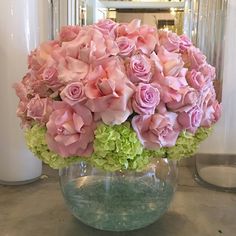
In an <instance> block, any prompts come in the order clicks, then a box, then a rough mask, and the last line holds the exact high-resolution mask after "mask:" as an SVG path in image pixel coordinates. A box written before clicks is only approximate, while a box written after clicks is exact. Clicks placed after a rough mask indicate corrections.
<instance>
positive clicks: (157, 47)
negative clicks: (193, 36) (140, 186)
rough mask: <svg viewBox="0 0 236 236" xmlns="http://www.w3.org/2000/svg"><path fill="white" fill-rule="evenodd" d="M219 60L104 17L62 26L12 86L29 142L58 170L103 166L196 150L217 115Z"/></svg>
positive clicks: (128, 165)
mask: <svg viewBox="0 0 236 236" xmlns="http://www.w3.org/2000/svg"><path fill="white" fill-rule="evenodd" d="M214 79H215V68H214V67H212V66H211V65H209V64H208V63H207V61H206V57H205V56H204V55H203V54H202V52H201V51H200V50H199V49H198V48H196V47H194V46H193V45H192V43H191V41H190V40H189V39H188V38H187V37H186V36H185V35H182V36H178V35H176V34H175V33H172V32H170V31H163V30H158V31H157V30H156V29H155V28H153V27H150V26H147V25H141V24H140V21H139V20H133V21H132V22H130V23H127V24H118V23H115V22H113V21H111V20H102V21H99V22H98V23H96V24H93V25H89V26H83V27H80V26H66V27H63V28H62V29H61V32H60V35H59V37H58V39H56V40H52V41H49V42H45V43H43V44H41V45H40V46H39V47H38V48H37V49H35V50H34V51H32V53H31V54H30V55H29V58H28V72H27V74H26V75H25V76H24V78H23V79H22V80H21V81H20V82H19V83H17V84H15V85H14V87H15V90H16V94H17V96H18V97H19V99H20V102H19V105H18V109H17V115H18V116H19V117H20V118H21V121H22V126H23V127H25V128H26V129H25V137H26V142H27V145H28V147H29V149H30V150H31V151H32V152H33V153H34V154H35V155H36V156H38V157H39V158H40V159H42V160H43V161H44V162H45V163H47V164H49V165H50V166H51V167H53V168H60V167H64V166H67V165H69V164H70V163H72V162H76V161H78V160H79V159H86V160H87V161H90V162H91V163H92V164H94V165H96V166H98V167H101V168H104V169H106V170H110V171H114V170H122V169H133V170H140V169H142V168H144V167H145V166H146V165H147V164H148V163H149V161H150V159H151V158H153V157H166V158H172V159H180V158H183V157H187V156H190V155H192V154H194V153H195V151H196V149H197V147H198V144H199V143H200V141H202V140H203V139H205V138H206V137H207V136H208V134H209V133H210V131H211V127H212V125H213V124H214V123H215V122H216V121H217V120H218V119H219V117H220V114H221V107H220V104H219V103H218V101H217V100H216V94H215V90H214V87H213V80H214Z"/></svg>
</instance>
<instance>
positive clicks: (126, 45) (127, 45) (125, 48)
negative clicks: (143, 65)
mask: <svg viewBox="0 0 236 236" xmlns="http://www.w3.org/2000/svg"><path fill="white" fill-rule="evenodd" d="M116 42H117V45H118V47H119V50H120V52H119V55H120V56H122V57H128V56H131V55H132V53H133V51H134V50H135V42H134V40H132V39H129V38H127V37H124V36H121V37H119V38H117V39H116Z"/></svg>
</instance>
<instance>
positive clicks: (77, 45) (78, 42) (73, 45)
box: [62, 26, 119, 64]
mask: <svg viewBox="0 0 236 236" xmlns="http://www.w3.org/2000/svg"><path fill="white" fill-rule="evenodd" d="M62 50H63V51H65V52H66V55H68V56H70V57H73V58H75V59H80V60H81V61H83V62H85V63H88V64H90V63H93V62H96V61H97V60H100V59H104V58H108V57H110V56H115V55H117V54H118V53H119V48H118V46H117V44H116V42H115V41H114V40H113V39H112V38H111V37H109V36H107V35H103V33H102V32H100V31H99V30H98V29H97V28H96V27H94V26H85V27H83V28H82V29H81V30H80V32H79V34H78V36H77V37H76V38H75V39H74V40H73V41H71V42H65V43H63V44H62Z"/></svg>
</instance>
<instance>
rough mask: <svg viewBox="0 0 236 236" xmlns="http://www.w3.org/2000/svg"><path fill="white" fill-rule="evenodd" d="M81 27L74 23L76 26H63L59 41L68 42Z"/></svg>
mask: <svg viewBox="0 0 236 236" xmlns="http://www.w3.org/2000/svg"><path fill="white" fill-rule="evenodd" d="M80 29H81V27H80V26H78V25H76V26H71V25H68V26H63V27H62V28H61V31H60V35H59V37H60V41H61V42H69V41H72V40H73V39H75V38H76V37H77V35H78V33H79V31H80Z"/></svg>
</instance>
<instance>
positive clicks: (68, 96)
mask: <svg viewBox="0 0 236 236" xmlns="http://www.w3.org/2000/svg"><path fill="white" fill-rule="evenodd" d="M60 96H61V99H62V100H63V101H65V102H66V103H68V104H69V105H71V106H73V105H75V104H76V103H84V102H85V100H86V96H85V93H84V85H83V84H82V83H81V82H72V83H70V84H67V86H66V87H65V88H64V89H63V90H62V92H61V94H60Z"/></svg>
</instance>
